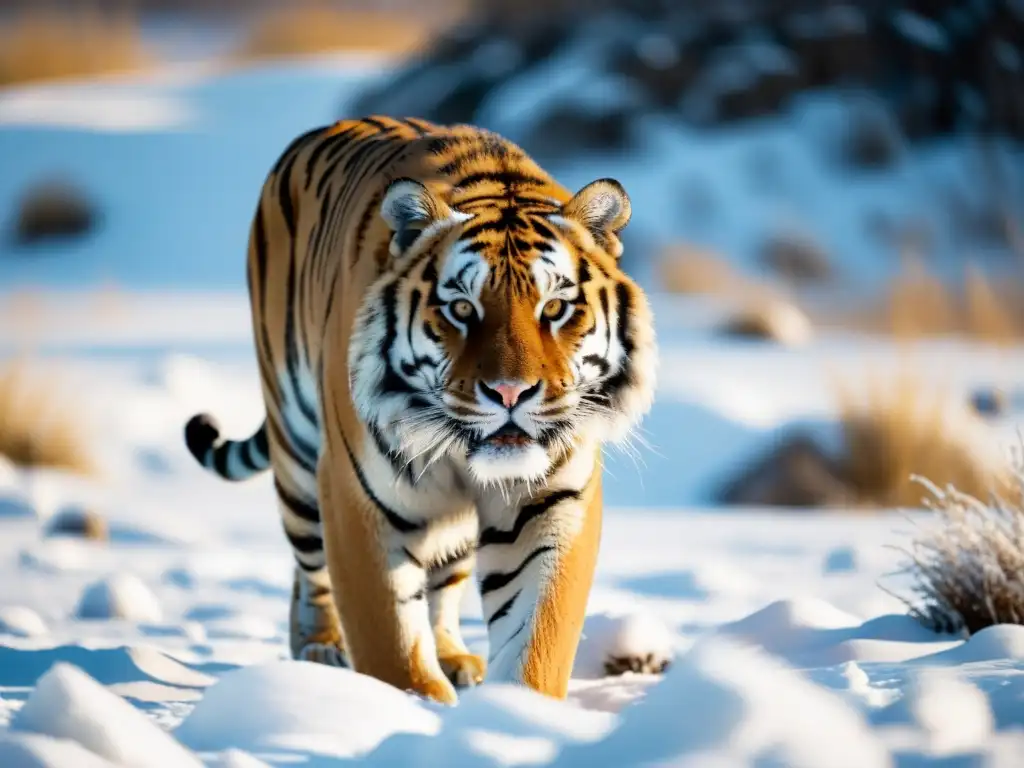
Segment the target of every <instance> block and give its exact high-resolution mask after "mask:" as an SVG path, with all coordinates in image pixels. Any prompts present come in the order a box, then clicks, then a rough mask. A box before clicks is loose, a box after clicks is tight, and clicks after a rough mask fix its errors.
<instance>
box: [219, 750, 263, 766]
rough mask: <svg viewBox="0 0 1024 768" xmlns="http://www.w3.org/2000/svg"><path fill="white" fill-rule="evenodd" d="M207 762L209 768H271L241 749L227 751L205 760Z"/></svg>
mask: <svg viewBox="0 0 1024 768" xmlns="http://www.w3.org/2000/svg"><path fill="white" fill-rule="evenodd" d="M205 762H206V764H207V765H208V766H218V768H270V765H269V764H267V763H265V762H263V761H262V760H260V759H259V758H257V757H253V756H252V755H250V754H249V753H248V752H243V751H242V750H240V749H226V750H224V751H223V752H221V753H219V754H217V755H215V756H213V757H208V758H205Z"/></svg>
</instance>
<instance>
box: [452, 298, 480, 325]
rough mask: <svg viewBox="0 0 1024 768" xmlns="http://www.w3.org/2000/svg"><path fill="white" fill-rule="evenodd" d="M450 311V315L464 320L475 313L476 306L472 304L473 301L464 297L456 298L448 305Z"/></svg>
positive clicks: (461, 320)
mask: <svg viewBox="0 0 1024 768" xmlns="http://www.w3.org/2000/svg"><path fill="white" fill-rule="evenodd" d="M448 309H449V311H450V312H451V313H452V317H454V318H455V319H456V320H458V321H460V322H463V323H464V322H466V321H467V320H469V319H470V318H471V317H473V315H474V314H475V313H476V308H475V307H474V306H473V302H471V301H466V300H465V299H456V300H455V301H453V302H452V303H451V305H450V306H449V307H448Z"/></svg>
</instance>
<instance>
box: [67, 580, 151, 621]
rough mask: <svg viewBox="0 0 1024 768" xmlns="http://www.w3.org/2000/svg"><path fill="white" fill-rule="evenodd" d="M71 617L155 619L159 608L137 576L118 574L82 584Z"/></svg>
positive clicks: (149, 590) (132, 619) (131, 619)
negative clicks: (83, 587) (83, 585)
mask: <svg viewBox="0 0 1024 768" xmlns="http://www.w3.org/2000/svg"><path fill="white" fill-rule="evenodd" d="M75 616H76V617H77V618H79V619H127V620H129V621H152V622H159V621H160V620H161V618H162V617H163V611H162V610H161V608H160V602H159V600H157V597H156V595H154V594H153V591H152V590H151V589H150V588H149V587H147V586H146V584H145V583H144V582H143V581H142V580H141V579H139V578H138V577H137V576H134V575H132V574H129V573H120V574H116V575H114V576H111V577H110V578H107V579H103V580H101V581H97V582H94V583H93V584H90V585H89V586H88V587H86V588H85V591H84V592H83V593H82V596H81V598H80V599H79V601H78V606H77V607H76V608H75Z"/></svg>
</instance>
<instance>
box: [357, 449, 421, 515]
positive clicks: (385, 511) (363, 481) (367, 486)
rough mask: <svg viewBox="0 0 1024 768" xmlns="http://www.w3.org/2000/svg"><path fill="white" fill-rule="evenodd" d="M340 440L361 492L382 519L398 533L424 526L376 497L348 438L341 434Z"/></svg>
mask: <svg viewBox="0 0 1024 768" xmlns="http://www.w3.org/2000/svg"><path fill="white" fill-rule="evenodd" d="M341 439H342V442H343V443H345V450H346V451H347V452H348V459H349V461H350V462H351V463H352V471H353V472H354V473H355V475H356V479H357V480H358V481H359V486H360V487H361V488H362V489H363V493H365V494H366V498H368V499H369V500H370V501H372V502H373V503H374V505H376V507H377V509H379V510H380V512H381V514H382V515H384V519H385V520H387V521H388V524H389V525H390V526H391V527H392V528H394V529H395V530H396V531H398V532H399V533H412V532H413V531H421V530H423V528H424V527H425V525H424V523H417V522H413V521H412V520H406V519H405V518H404V517H402V516H401V515H399V514H398V513H397V512H395V511H393V510H391V509H388V508H387V507H386V506H384V504H383V503H382V502H381V500H380V499H378V498H377V496H376V494H375V493H374V492H373V490H372V489H371V488H370V484H369V483H367V481H366V476H365V475H364V474H363V470H362V469H360V467H359V463H358V462H357V461H356V457H355V454H353V453H352V448H351V447H349V444H348V440H346V439H345V436H344V435H342V438H341Z"/></svg>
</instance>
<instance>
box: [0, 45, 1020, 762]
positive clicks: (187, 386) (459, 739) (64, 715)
mask: <svg viewBox="0 0 1024 768" xmlns="http://www.w3.org/2000/svg"><path fill="white" fill-rule="evenodd" d="M353 71H355V70H353V69H352V68H351V66H350V65H348V64H345V65H338V66H337V67H336V68H334V69H330V68H323V67H316V68H314V67H312V66H308V65H297V66H294V67H282V68H280V69H274V70H266V71H263V72H257V73H252V74H234V75H230V76H224V77H216V78H212V79H210V78H206V77H203V76H200V75H198V74H196V75H194V76H188V77H184V76H180V77H179V76H174V77H167V78H164V79H162V80H160V81H159V82H156V83H154V82H144V83H128V84H105V85H93V86H88V87H87V88H86V87H75V88H68V89H63V90H61V89H55V90H38V91H23V92H20V93H11V94H2V93H0V123H4V124H5V125H6V126H7V127H2V126H0V167H3V168H4V173H3V174H0V204H2V207H0V209H2V210H10V205H9V203H10V201H11V200H12V199H13V197H14V195H15V194H16V193H17V191H18V190H20V189H21V188H22V186H23V185H24V184H25V183H26V182H28V181H29V180H31V179H33V178H35V177H36V176H37V175H38V174H43V173H49V172H57V171H60V170H63V169H70V170H71V171H73V172H74V173H75V175H76V178H79V179H80V180H82V182H83V183H85V184H87V185H88V186H89V188H90V189H91V190H92V191H93V192H94V193H95V194H96V195H97V196H98V197H99V199H100V200H101V202H102V205H103V208H104V211H105V212H106V213H107V217H106V221H105V224H104V228H103V229H102V230H101V232H100V233H98V234H97V235H96V236H95V237H93V238H90V239H88V240H85V241H83V242H82V243H80V244H73V245H71V246H63V247H57V246H54V247H53V248H52V249H51V248H47V249H44V250H43V252H33V253H31V254H27V253H21V252H14V251H12V252H10V253H6V252H5V253H2V254H0V255H2V258H0V290H4V291H13V290H17V289H25V288H34V289H35V290H36V291H37V296H36V298H35V299H33V300H32V301H30V302H29V303H28V304H27V305H26V304H24V303H21V302H16V301H14V298H13V296H12V295H10V294H9V295H7V296H6V297H5V298H4V299H3V300H2V301H0V353H2V354H4V355H7V354H13V353H14V352H15V351H16V350H17V349H18V348H19V347H20V346H21V345H22V344H24V343H25V341H26V339H27V338H30V339H31V340H32V341H33V342H34V343H35V344H36V345H37V346H36V348H37V349H38V350H39V351H40V352H41V353H43V354H42V357H43V362H42V363H41V364H43V365H52V366H53V370H54V372H55V373H54V379H55V380H57V381H58V382H59V383H60V384H61V385H62V386H64V387H66V388H67V390H68V391H69V392H70V393H73V395H74V396H75V397H77V398H80V400H77V401H75V402H80V403H81V411H82V414H83V416H84V417H87V418H88V419H89V420H90V423H91V425H92V427H93V433H94V434H95V435H96V438H97V442H98V444H99V447H100V451H101V454H102V456H101V458H102V459H103V465H104V470H105V471H104V474H103V475H102V477H101V478H100V479H99V480H97V481H95V482H88V483H85V482H80V481H71V480H69V479H67V478H64V477H61V476H58V475H53V474H49V473H41V474H36V475H25V474H18V473H14V472H11V471H8V470H7V469H6V468H4V467H0V766H4V768H6V767H7V766H11V767H12V768H17V767H20V766H56V767H58V768H65V767H74V768H79V767H82V768H89V766H109V765H111V764H113V765H121V766H188V765H200V764H206V765H211V766H212V765H226V766H234V767H235V768H243V767H244V766H259V765H263V764H269V765H293V764H299V765H311V766H327V765H333V764H335V763H336V762H339V761H345V760H355V761H363V762H365V763H366V764H370V765H387V766H406V765H409V766H412V765H424V766H427V765H431V766H433V765H444V766H488V765H538V764H548V763H551V762H555V763H556V764H558V765H572V766H575V765H579V766H591V765H608V766H626V765H673V766H682V765H688V766H734V765H736V766H740V765H757V766H814V767H817V766H826V767H827V766H851V768H872V767H873V766H889V765H899V766H913V765H924V764H928V765H931V764H936V765H938V764H941V765H947V766H948V765H958V766H959V765H965V766H966V765H971V766H973V765H1000V766H1011V765H1017V764H1019V759H1020V758H1019V756H1020V755H1021V754H1024V731H1022V730H1021V729H1022V726H1024V676H1022V671H1024V629H1022V628H1018V627H1010V626H1005V627H996V628H993V629H990V630H987V631H985V632H982V633H980V634H978V635H976V636H975V637H974V638H972V639H971V640H970V641H968V642H963V641H962V640H961V639H959V638H956V637H951V636H939V635H935V634H932V633H930V632H927V631H925V630H924V629H922V628H921V627H919V626H917V625H916V624H914V623H913V622H912V621H911V620H910V619H909V618H907V617H906V616H905V609H904V606H903V604H902V603H901V602H900V600H899V599H898V598H897V597H895V596H893V595H892V594H890V591H894V592H895V593H897V594H900V593H901V590H905V587H906V581H905V579H904V577H901V576H899V575H894V573H893V572H894V571H895V570H896V569H897V568H898V567H899V565H900V563H901V561H902V555H901V553H900V552H899V551H898V549H896V548H898V547H901V546H907V545H908V544H909V542H910V536H911V535H912V534H913V532H914V530H915V526H918V525H927V524H928V520H927V518H923V517H921V516H919V515H908V514H904V513H901V512H898V511H892V512H883V513H878V514H865V513H852V512H851V513H848V514H843V513H835V512H830V513H828V514H824V513H815V512H813V511H802V512H792V513H788V512H780V511H774V512H772V511H767V510H757V509H750V510H732V509H721V508H715V507H713V506H711V505H710V503H709V498H708V497H709V492H710V489H711V488H712V487H714V485H715V484H716V483H717V482H719V481H720V480H721V479H723V478H724V477H726V476H728V474H729V473H730V472H731V471H732V470H734V469H736V468H738V467H740V466H742V465H743V464H744V462H745V461H747V460H748V459H749V458H750V457H751V456H752V455H753V453H755V452H757V451H759V450H762V449H763V448H765V447H766V446H767V445H768V444H769V442H770V441H771V440H772V439H773V437H774V436H775V435H777V434H778V433H779V430H782V429H785V428H786V427H787V426H792V425H794V424H797V423H811V424H822V423H824V424H825V425H826V426H827V424H828V422H829V420H830V419H832V418H834V413H835V404H834V402H833V401H832V398H831V391H830V389H829V387H828V385H827V381H828V376H830V375H833V374H835V373H838V374H839V375H840V376H841V377H843V378H844V379H845V380H846V381H849V382H856V381H857V379H856V378H855V377H858V376H863V375H864V374H865V372H866V371H868V370H875V369H876V368H878V369H882V370H884V369H891V368H893V367H894V366H895V365H896V364H897V363H898V362H899V360H900V358H899V356H898V355H897V353H896V351H895V350H894V349H892V348H890V347H888V346H886V345H884V344H882V343H880V342H878V341H866V340H863V339H858V338H856V337H838V336H833V337H827V338H826V337H822V338H818V339H817V340H815V341H814V342H812V343H811V344H809V345H806V346H803V347H799V348H795V349H782V348H775V347H762V346H756V345H750V344H745V343H741V342H730V343H726V342H724V341H721V340H718V339H714V338H712V337H710V336H709V335H708V334H707V333H706V327H707V325H708V324H709V323H710V322H712V320H713V314H712V313H711V312H710V311H709V310H708V308H707V307H706V306H703V305H701V304H699V303H686V304H683V303H679V302H677V301H672V300H669V299H668V298H665V297H659V299H658V301H657V302H656V316H657V319H658V328H659V335H660V338H661V342H662V358H663V365H662V379H661V385H660V390H659V398H658V403H657V406H656V408H655V410H654V412H653V413H652V415H651V417H650V418H649V419H648V421H647V422H646V424H645V433H644V437H645V439H646V441H647V442H648V443H649V444H650V446H649V447H641V448H640V451H639V457H638V459H637V462H636V463H634V461H633V460H632V459H630V458H629V457H628V456H625V455H618V454H613V455H612V456H611V457H610V462H609V467H608V477H607V493H606V496H607V499H608V507H609V508H608V510H607V517H606V523H605V528H604V535H603V547H602V551H601V558H600V563H599V566H598V576H597V584H596V586H595V589H594V591H593V594H592V597H591V602H590V606H589V612H590V614H591V618H590V619H589V620H588V626H587V631H586V637H585V639H584V642H583V645H582V647H581V652H580V657H579V660H578V664H577V668H576V671H575V675H574V678H575V679H574V681H573V684H572V687H571V691H570V700H569V701H568V702H566V703H560V702H552V701H547V700H542V699H540V698H539V697H537V696H535V695H533V694H530V693H529V692H525V691H520V690H513V689H504V688H500V687H492V686H484V687H483V688H481V689H479V690H475V691H473V692H470V693H467V694H465V695H464V696H463V698H462V700H461V702H460V703H459V705H458V706H457V707H455V708H452V709H449V710H442V709H440V708H438V707H435V706H432V705H429V704H424V703H422V702H419V701H418V700H415V699H413V698H411V697H409V696H407V695H406V694H403V693H401V692H398V691H396V690H393V689H390V688H388V687H386V686H383V685H382V684H378V683H376V682H375V681H373V680H370V679H368V678H363V677H360V676H357V675H355V674H353V673H350V672H347V671H343V670H333V669H328V668H323V667H317V666H312V665H308V664H302V663H296V662H290V661H287V660H286V656H287V653H286V640H287V601H288V593H289V589H290V579H291V565H290V563H291V559H290V555H289V553H288V550H287V546H286V543H285V540H284V537H283V535H282V533H281V531H280V523H279V521H278V518H277V516H276V513H275V511H274V507H273V503H272V494H271V487H270V481H269V478H267V477H263V478H260V479H258V480H255V481H252V482H250V483H247V484H245V485H241V486H237V485H228V484H226V483H223V482H219V481H217V480H216V479H214V478H211V477H209V476H208V475H206V474H204V473H202V472H201V471H200V470H199V469H198V467H196V466H195V465H194V462H193V461H192V459H191V458H190V457H189V456H188V455H187V453H186V451H185V450H184V447H183V445H182V444H181V427H182V424H183V423H184V421H185V419H186V418H187V417H188V416H190V415H191V414H192V413H194V412H196V411H197V410H200V409H202V410H208V411H210V412H212V413H216V414H217V416H218V418H219V419H220V420H221V421H222V423H223V424H224V427H225V429H226V430H229V431H232V432H237V433H239V434H241V433H246V432H247V431H248V430H250V429H251V428H252V426H253V424H255V423H256V422H257V420H258V414H259V410H260V403H259V400H258V390H257V383H256V382H257V379H256V370H255V364H254V362H253V360H252V357H251V344H250V341H249V328H248V319H247V311H248V310H247V308H246V304H245V297H244V292H243V290H244V277H243V275H242V271H241V263H242V253H243V247H244V246H243V242H244V233H245V228H246V226H247V220H246V217H247V216H248V214H249V210H250V208H251V206H252V204H253V201H254V199H255V194H256V189H257V188H258V183H259V180H260V178H261V175H262V174H263V173H264V172H265V170H266V168H267V167H268V166H269V164H270V163H271V162H272V161H273V156H274V153H275V152H276V151H277V150H278V149H279V148H280V145H281V143H282V141H285V140H286V139H287V137H288V136H289V134H292V133H295V132H297V130H299V129H300V128H301V127H303V126H305V125H308V124H312V123H316V122H323V121H326V120H329V119H331V118H332V117H333V116H334V115H336V114H337V113H338V111H339V109H340V108H341V105H340V103H339V102H338V93H339V91H340V90H341V88H340V85H339V83H341V82H342V81H343V80H344V79H345V78H346V77H348V78H349V79H355V78H357V77H358V76H361V75H359V74H358V72H357V74H351V73H352V72H353ZM99 96H103V99H100V98H99ZM271 96H272V98H271ZM94 97H95V98H94ZM66 99H71V100H72V103H73V104H76V105H78V106H77V107H76V109H77V110H78V111H77V112H76V111H74V110H72V111H71V112H70V116H69V112H68V111H66V110H60V109H55V107H59V106H60V104H62V103H63V104H65V105H66V104H67V103H68V102H67V101H66ZM104 99H105V100H104ZM118 99H120V100H121V101H120V102H118ZM140 99H141V100H142V101H136V100H140ZM283 100H284V101H283ZM116 103H122V104H125V103H126V104H127V105H128V106H126V107H125V114H127V115H129V116H131V117H132V122H131V123H130V124H125V123H124V122H123V121H121V120H119V119H118V118H117V112H116V109H115V107H114V105H115V104H116ZM155 103H160V104H163V105H164V106H163V107H161V109H158V110H155V114H154V113H150V115H149V118H148V119H146V120H142V119H141V117H140V116H141V115H144V114H145V110H144V109H143V107H142V106H140V104H150V105H152V104H155ZM12 105H13V106H12ZM19 105H20V106H19ZM97 105H99V106H97ZM168 105H173V108H172V107H171V106H168ZM19 110H20V111H19ZM161 110H162V111H161ZM12 115H13V117H12ZM76 115H77V117H76ZM185 116H190V117H189V118H188V119H186V118H185ZM72 117H74V126H71V127H69V126H68V125H67V123H68V122H69V121H70V120H71V119H72ZM100 118H103V119H102V120H101V119H100ZM190 121H191V122H190ZM115 131H116V133H114V132H115ZM200 169H202V172H200ZM143 196H144V197H143ZM140 200H142V201H143V202H144V205H141V204H140ZM214 214H216V215H214ZM110 284H113V285H114V286H115V288H116V289H114V288H111V289H108V290H105V291H100V290H99V289H100V288H102V287H103V286H104V285H110ZM26 307H27V309H26ZM26 318H31V322H28V321H26ZM951 361H955V365H952V364H951ZM919 364H920V366H921V367H922V368H923V369H924V370H926V371H929V372H930V373H931V374H933V375H934V377H935V379H936V381H937V382H939V383H941V384H944V385H946V386H947V387H948V388H949V390H950V391H951V392H953V393H954V394H960V395H963V394H964V393H966V392H967V391H968V390H969V389H970V388H971V387H973V386H975V385H977V384H997V385H1004V386H1008V387H1013V386H1014V384H1015V383H1016V382H1020V381H1024V353H1022V351H1020V350H1014V351H1010V352H1001V353H996V352H994V351H991V350H986V349H981V348H973V347H968V346H964V345H962V344H956V343H953V342H946V343H940V344H935V345H932V346H930V347H928V348H925V349H923V350H921V352H920V360H919ZM1016 421H1017V419H1016V417H1015V415H1014V414H1011V415H1010V416H1009V417H1008V418H1007V419H1005V420H1003V422H1001V423H1000V424H999V425H997V426H996V427H989V426H988V425H984V424H980V423H978V424H971V425H969V426H970V429H966V428H965V433H966V434H968V435H969V439H972V440H977V441H978V443H977V445H978V446H979V450H981V449H982V446H985V448H986V449H992V450H998V447H999V446H1000V445H1005V444H1007V443H1008V442H1009V440H1010V438H1011V437H1012V436H1013V429H1014V427H1015V425H1016ZM69 506H79V507H82V506H84V507H88V508H90V509H93V510H95V511H96V512H98V513H99V514H101V515H102V516H103V517H104V518H105V519H106V520H107V521H108V524H109V528H110V541H109V542H107V543H90V542H84V541H81V540H77V539H67V538H59V537H53V536H50V535H48V534H47V526H48V521H49V520H50V519H51V518H52V516H53V515H55V514H58V513H59V512H60V510H61V509H62V508H67V507H69ZM112 607H113V608H116V610H115V611H114V612H116V613H121V614H124V615H125V616H124V618H117V619H108V618H103V616H106V615H109V614H110V613H111V608H112ZM464 622H465V626H466V632H467V635H468V639H469V641H470V645H471V647H472V648H473V649H474V650H477V651H479V652H484V651H485V648H486V640H485V635H484V631H483V626H482V622H481V620H480V610H479V603H478V601H477V600H476V599H475V598H474V596H473V595H472V594H470V595H469V597H468V598H467V601H466V604H465V606H464ZM624 649H632V650H634V651H641V652H643V653H652V654H655V655H658V654H666V655H672V656H673V657H674V658H675V662H674V664H673V666H672V668H671V669H670V671H669V672H668V673H667V675H666V676H665V677H664V678H662V677H656V676H642V675H626V676H623V677H617V678H606V677H603V674H602V663H603V661H604V659H605V658H606V657H607V656H609V655H616V654H618V653H621V652H622V651H623V650H624ZM126 702H127V703H126ZM168 734H169V735H168ZM260 761H262V762H260Z"/></svg>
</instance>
